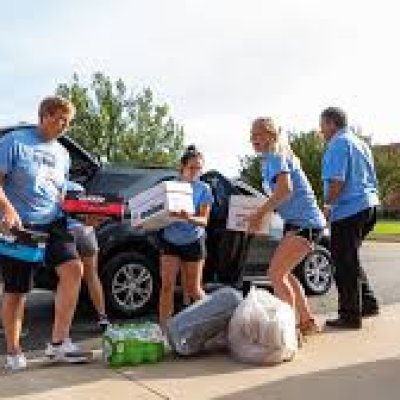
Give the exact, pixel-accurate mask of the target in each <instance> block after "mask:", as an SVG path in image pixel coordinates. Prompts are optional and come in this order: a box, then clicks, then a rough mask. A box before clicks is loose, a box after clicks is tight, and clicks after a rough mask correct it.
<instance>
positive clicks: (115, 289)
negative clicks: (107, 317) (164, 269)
mask: <svg viewBox="0 0 400 400" xmlns="http://www.w3.org/2000/svg"><path fill="white" fill-rule="evenodd" d="M102 281H103V287H104V296H105V299H106V304H107V310H108V311H109V312H111V313H112V314H114V315H118V316H121V317H126V318H132V317H135V316H139V315H142V314H144V313H146V312H149V311H150V310H152V308H153V307H154V304H155V303H156V300H157V299H158V272H157V270H156V266H155V265H153V264H151V262H150V261H149V260H148V259H147V258H146V257H143V256H142V255H140V254H137V253H131V252H129V253H122V254H119V255H118V256H116V257H114V258H112V259H111V260H110V261H109V262H107V264H105V265H104V268H103V273H102Z"/></svg>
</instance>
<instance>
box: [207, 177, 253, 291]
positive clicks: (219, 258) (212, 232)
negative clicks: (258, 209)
mask: <svg viewBox="0 0 400 400" xmlns="http://www.w3.org/2000/svg"><path fill="white" fill-rule="evenodd" d="M202 180H203V181H204V182H206V183H208V184H209V185H210V187H211V190H212V193H213V196H214V204H213V207H212V209H211V215H210V221H209V225H208V228H207V253H208V256H207V261H206V267H205V270H204V280H205V281H206V282H207V281H208V282H210V281H211V282H222V283H226V284H233V283H235V282H237V279H238V278H239V276H240V267H241V260H242V257H243V251H244V249H245V245H246V234H244V233H241V232H232V231H227V230H226V221H227V218H228V211H229V197H230V196H231V195H232V194H238V193H237V191H236V189H235V187H234V186H233V185H232V184H231V182H230V181H229V180H228V179H227V178H225V177H224V176H223V175H221V174H220V173H218V172H216V171H210V172H207V173H206V174H204V175H203V177H202Z"/></svg>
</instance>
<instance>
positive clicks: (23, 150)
mask: <svg viewBox="0 0 400 400" xmlns="http://www.w3.org/2000/svg"><path fill="white" fill-rule="evenodd" d="M69 164H70V161H69V155H68V152H67V150H66V149H65V148H64V147H63V146H62V145H61V144H60V143H58V141H57V140H50V141H47V140H45V139H44V137H43V136H42V135H41V133H40V132H39V131H38V129H36V128H21V129H18V130H15V131H12V132H10V133H8V134H6V135H5V136H4V137H2V138H1V139H0V172H1V173H3V174H4V175H5V183H4V192H5V194H6V196H7V198H8V200H9V201H10V202H11V204H12V205H13V206H14V207H15V209H16V210H17V212H18V214H19V216H20V218H21V220H22V223H23V224H38V225H43V224H48V223H50V222H52V221H53V220H54V219H55V218H56V217H57V216H59V215H60V213H61V208H60V199H61V195H62V193H63V191H64V190H65V184H66V179H67V176H68V170H69Z"/></svg>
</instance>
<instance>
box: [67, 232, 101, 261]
mask: <svg viewBox="0 0 400 400" xmlns="http://www.w3.org/2000/svg"><path fill="white" fill-rule="evenodd" d="M70 232H71V233H72V235H73V236H74V238H75V242H76V249H77V250H78V254H79V256H80V257H93V256H94V255H96V254H97V253H98V251H99V244H98V242H97V238H96V232H95V230H94V228H93V227H92V226H87V225H79V226H75V227H73V228H72V229H71V230H70Z"/></svg>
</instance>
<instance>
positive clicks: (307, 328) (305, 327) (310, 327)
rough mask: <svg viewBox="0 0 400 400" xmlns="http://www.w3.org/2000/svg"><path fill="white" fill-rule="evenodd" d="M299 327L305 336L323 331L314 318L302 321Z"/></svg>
mask: <svg viewBox="0 0 400 400" xmlns="http://www.w3.org/2000/svg"><path fill="white" fill-rule="evenodd" d="M298 328H299V330H300V332H301V334H302V335H303V336H313V335H318V334H319V333H321V332H322V329H321V327H320V326H319V325H318V324H317V323H316V321H315V319H314V318H310V319H309V320H307V321H303V322H300V323H299V325H298Z"/></svg>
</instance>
